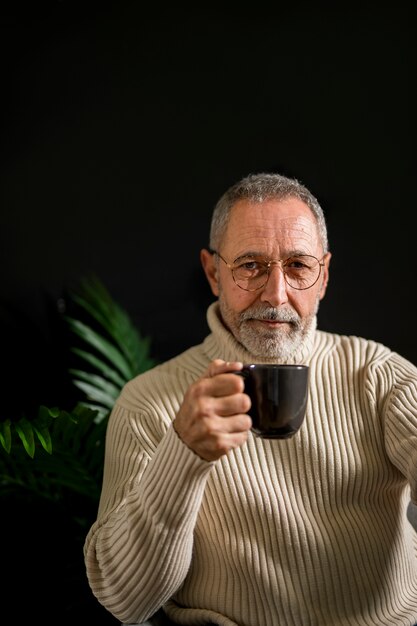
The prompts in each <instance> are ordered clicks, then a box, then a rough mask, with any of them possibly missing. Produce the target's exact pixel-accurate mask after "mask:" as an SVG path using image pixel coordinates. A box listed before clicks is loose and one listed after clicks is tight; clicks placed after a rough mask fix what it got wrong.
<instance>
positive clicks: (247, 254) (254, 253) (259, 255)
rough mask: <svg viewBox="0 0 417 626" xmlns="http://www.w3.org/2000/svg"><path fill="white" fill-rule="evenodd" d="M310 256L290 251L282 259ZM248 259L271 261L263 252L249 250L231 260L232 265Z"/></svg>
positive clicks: (299, 251) (306, 253) (298, 251)
mask: <svg viewBox="0 0 417 626" xmlns="http://www.w3.org/2000/svg"><path fill="white" fill-rule="evenodd" d="M312 254H313V253H312V252H306V251H305V250H291V252H289V253H287V254H286V256H284V257H282V258H283V259H288V258H290V257H292V256H302V255H308V256H311V255H312ZM248 257H249V258H253V257H257V258H261V259H265V260H266V261H270V260H272V259H271V258H270V257H268V256H266V255H265V253H264V252H259V251H257V250H249V251H248V252H245V253H244V254H240V255H239V256H238V257H236V258H235V259H234V260H233V263H237V262H238V261H241V260H242V259H247V258H248Z"/></svg>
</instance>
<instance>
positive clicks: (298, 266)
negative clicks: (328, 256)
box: [285, 255, 315, 270]
mask: <svg viewBox="0 0 417 626" xmlns="http://www.w3.org/2000/svg"><path fill="white" fill-rule="evenodd" d="M314 260H315V259H314V257H310V256H308V255H306V256H294V257H290V258H289V259H287V260H286V261H285V267H287V268H288V269H294V270H304V269H310V268H311V266H312V263H313V261H314Z"/></svg>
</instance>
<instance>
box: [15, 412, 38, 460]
mask: <svg viewBox="0 0 417 626" xmlns="http://www.w3.org/2000/svg"><path fill="white" fill-rule="evenodd" d="M15 428H16V432H17V434H18V435H19V437H20V439H21V440H22V443H23V446H24V448H25V450H26V452H27V453H28V455H29V456H30V457H31V458H32V459H33V457H34V455H35V438H34V436H33V428H32V425H31V423H30V422H29V421H28V420H27V419H26V418H25V417H22V418H21V419H20V420H19V421H18V422H16V423H15Z"/></svg>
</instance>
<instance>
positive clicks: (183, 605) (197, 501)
mask: <svg viewBox="0 0 417 626" xmlns="http://www.w3.org/2000/svg"><path fill="white" fill-rule="evenodd" d="M208 322H209V325H210V329H211V331H212V332H211V334H210V335H209V336H208V337H207V339H206V340H205V341H204V342H203V344H202V345H200V346H195V347H193V348H191V349H190V350H188V351H186V352H185V353H183V354H182V355H180V356H178V357H176V358H174V359H172V360H171V361H169V362H167V363H165V364H163V365H160V366H158V367H156V368H154V369H153V370H151V371H149V372H146V373H145V374H143V375H141V376H139V377H137V378H136V379H134V380H133V381H131V382H130V383H128V384H127V385H126V387H125V389H124V390H123V392H122V394H121V397H120V399H119V401H118V402H117V404H116V406H115V407H114V410H113V412H112V415H111V418H110V421H109V426H108V436H107V444H106V460H105V471H104V481H103V491H102V497H101V501H100V507H99V513H98V518H97V521H96V523H95V524H94V525H93V526H92V528H91V530H90V532H89V534H88V536H87V538H86V543H85V562H86V566H87V573H88V578H89V581H90V585H91V588H92V590H93V592H94V594H95V595H96V597H97V598H98V600H99V601H100V602H101V603H102V604H103V605H104V606H105V607H106V608H107V609H108V610H109V611H111V612H112V613H113V614H114V615H115V616H116V617H117V618H118V619H120V620H121V621H122V622H125V623H135V622H141V621H144V620H145V619H147V618H148V617H150V616H151V615H152V614H153V613H155V612H156V610H157V609H158V608H159V607H160V606H162V605H165V610H166V612H167V613H168V615H169V616H170V617H171V619H173V620H175V621H177V622H178V623H180V624H190V625H191V624H192V625H197V624H207V623H213V624H221V625H223V626H236V625H238V626H371V625H372V626H385V625H386V626H388V625H390V626H394V625H395V626H397V625H402V626H411V625H412V624H415V623H416V622H417V540H416V533H415V531H414V529H413V528H412V526H411V524H410V523H409V521H408V520H407V518H406V508H407V504H408V502H409V499H410V495H411V498H412V500H413V501H414V502H416V503H417V368H416V367H415V366H414V365H412V364H411V363H409V362H408V361H406V360H405V359H404V358H402V357H401V356H399V355H398V354H396V353H393V352H391V351H390V350H389V349H387V348H386V347H384V346H382V345H380V344H377V343H375V342H372V341H366V340H364V339H361V338H358V337H345V336H338V335H334V334H329V333H323V332H321V331H318V330H315V329H314V330H313V332H312V333H311V337H310V341H309V342H308V347H307V349H306V350H305V352H304V353H303V354H297V355H294V359H293V361H294V362H304V363H307V364H309V365H310V393H309V402H308V407H307V413H306V418H305V421H304V423H303V425H302V427H301V429H300V431H299V432H298V433H297V435H295V436H294V437H293V438H292V439H289V440H282V441H280V440H262V439H259V438H256V437H254V436H252V435H250V436H249V440H248V442H247V443H246V444H245V445H243V446H242V447H241V448H239V449H237V450H235V451H233V452H231V453H229V454H228V455H227V456H226V457H223V458H222V459H221V460H219V461H217V462H215V463H208V462H206V461H204V460H202V459H200V458H199V457H198V456H197V455H195V454H194V453H193V452H192V451H191V450H190V449H188V448H187V447H186V446H185V445H184V444H183V443H182V442H181V440H180V439H179V438H178V436H177V435H176V433H175V431H174V429H173V428H172V425H171V424H172V420H173V419H174V417H175V414H176V412H177V410H178V408H179V406H180V404H181V401H182V398H183V395H184V393H185V390H186V389H187V387H188V386H189V385H190V383H191V382H193V381H194V380H196V379H197V378H199V377H200V376H201V375H202V373H203V372H204V370H205V369H206V367H207V365H208V363H209V362H210V361H211V360H212V359H214V358H223V359H225V360H242V361H244V362H248V361H251V360H252V359H251V357H250V355H249V354H247V353H246V352H245V351H244V350H243V349H242V348H241V347H240V346H239V345H238V344H237V343H236V341H235V340H234V339H233V337H232V336H231V335H229V333H228V332H227V331H226V330H225V329H224V327H223V326H222V325H221V322H220V321H219V319H218V308H217V304H213V305H211V307H210V308H209V311H208ZM201 607H204V608H201Z"/></svg>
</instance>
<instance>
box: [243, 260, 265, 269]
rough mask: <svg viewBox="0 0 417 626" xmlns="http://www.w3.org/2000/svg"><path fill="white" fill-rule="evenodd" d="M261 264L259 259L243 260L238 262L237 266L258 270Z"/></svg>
mask: <svg viewBox="0 0 417 626" xmlns="http://www.w3.org/2000/svg"><path fill="white" fill-rule="evenodd" d="M262 266H263V264H262V263H260V262H259V261H245V262H244V263H239V265H238V268H239V269H244V270H258V269H260V268H261V267H262Z"/></svg>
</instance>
